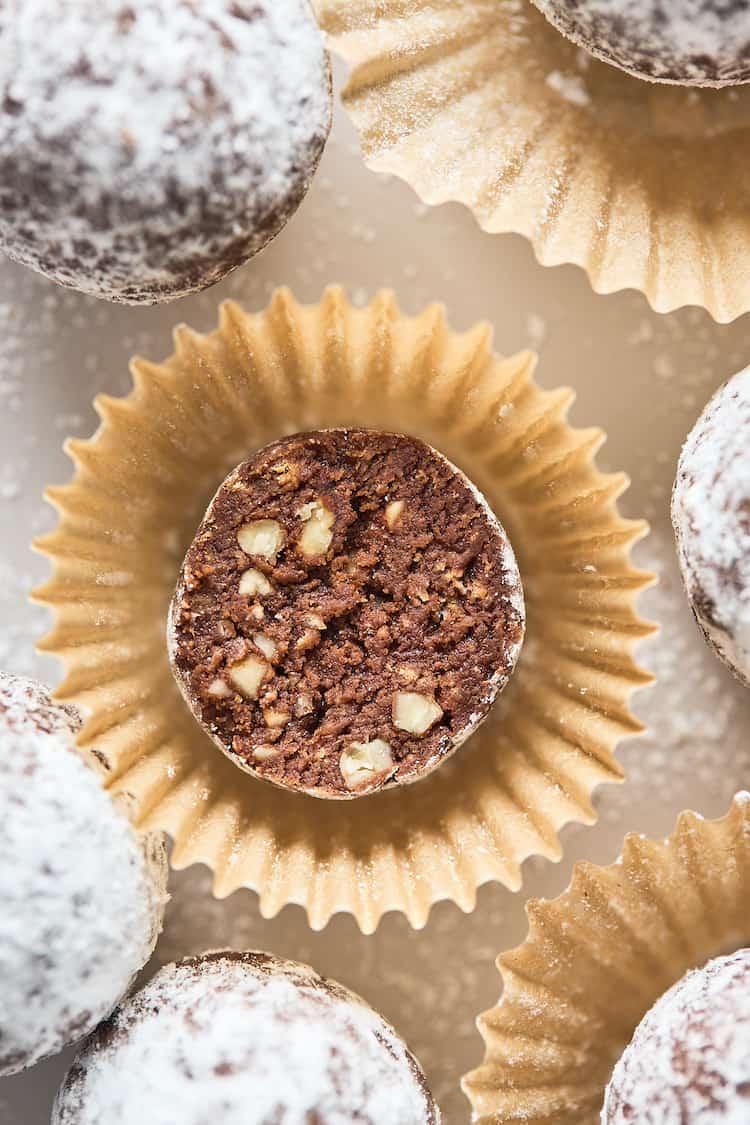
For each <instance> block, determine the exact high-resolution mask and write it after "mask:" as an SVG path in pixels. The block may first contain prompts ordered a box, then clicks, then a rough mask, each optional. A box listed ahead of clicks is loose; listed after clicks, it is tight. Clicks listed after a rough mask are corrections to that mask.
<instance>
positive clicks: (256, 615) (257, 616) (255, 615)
mask: <svg viewBox="0 0 750 1125" xmlns="http://www.w3.org/2000/svg"><path fill="white" fill-rule="evenodd" d="M250 616H251V617H252V619H253V621H262V620H263V618H264V617H265V616H266V614H265V611H264V609H263V606H262V605H254V606H253V608H252V609H251V610H250Z"/></svg>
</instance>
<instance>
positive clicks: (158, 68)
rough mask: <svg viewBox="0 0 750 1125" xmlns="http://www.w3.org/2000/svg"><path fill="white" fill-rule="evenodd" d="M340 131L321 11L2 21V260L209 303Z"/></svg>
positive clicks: (219, 7)
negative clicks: (317, 15)
mask: <svg viewBox="0 0 750 1125" xmlns="http://www.w3.org/2000/svg"><path fill="white" fill-rule="evenodd" d="M51 28H54V33H50V29H51ZM330 122H331V88H330V71H329V64H328V59H327V56H326V53H325V50H324V47H323V43H322V37H321V34H320V32H319V30H318V28H317V26H316V24H315V21H314V19H313V16H312V12H311V10H310V6H309V3H308V0H201V2H200V3H197V2H196V0H24V2H23V3H11V4H3V5H0V247H1V248H2V249H3V250H4V251H5V252H6V253H7V254H8V255H9V256H10V257H12V258H15V259H16V260H18V261H20V262H23V263H24V264H25V265H27V266H30V267H32V268H33V269H35V270H38V271H40V272H41V273H44V274H46V275H47V276H48V277H51V278H52V279H53V280H55V281H57V282H59V283H61V284H63V285H69V286H72V287H74V288H76V289H80V290H82V291H83V292H85V293H90V294H93V295H94V296H97V297H105V298H108V299H110V300H114V301H124V302H127V303H133V304H134V303H139V302H149V303H151V302H155V301H160V300H168V299H172V298H175V297H179V296H182V295H184V294H186V293H190V292H193V291H195V290H198V289H202V288H205V287H206V286H208V285H211V284H213V283H214V282H216V281H218V280H219V279H220V278H221V277H223V276H224V275H225V274H226V273H227V272H229V271H230V270H231V269H234V268H235V267H236V266H238V265H240V264H241V263H242V262H244V261H246V260H247V259H248V258H250V257H252V255H253V254H255V253H257V252H258V251H259V250H260V249H261V248H262V247H263V246H264V245H265V244H266V243H267V242H268V241H269V240H270V239H271V238H273V237H274V235H276V234H277V233H278V232H279V230H280V229H281V228H282V226H283V225H284V224H285V223H286V221H287V220H288V219H289V217H290V216H291V215H292V213H293V212H294V210H295V209H296V207H297V206H298V204H299V202H300V200H301V199H302V198H303V196H304V194H305V192H306V190H307V188H308V186H309V182H310V180H311V178H312V175H313V173H314V171H315V168H316V167H317V163H318V160H319V159H320V155H321V153H322V150H323V146H324V144H325V140H326V137H327V135H328V131H329V128H330Z"/></svg>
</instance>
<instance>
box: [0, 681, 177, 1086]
mask: <svg viewBox="0 0 750 1125" xmlns="http://www.w3.org/2000/svg"><path fill="white" fill-rule="evenodd" d="M79 725H80V721H79V719H78V717H77V715H76V713H75V712H74V711H73V710H72V709H71V708H68V707H61V706H59V705H58V704H57V703H55V702H54V701H53V700H52V699H51V697H50V696H49V694H48V692H47V691H46V690H45V689H44V688H43V687H41V685H39V684H36V683H34V682H33V681H31V680H25V679H18V678H16V677H14V676H8V675H6V674H5V673H0V981H2V988H0V1075H4V1074H12V1073H14V1072H15V1071H18V1070H22V1069H23V1068H24V1067H27V1066H31V1065H32V1064H33V1063H35V1062H37V1061H38V1060H39V1059H41V1058H43V1057H45V1056H46V1055H50V1054H53V1053H55V1052H56V1051H59V1050H61V1049H62V1048H63V1047H65V1046H66V1045H67V1044H69V1043H72V1042H74V1041H75V1040H77V1039H79V1038H81V1037H82V1036H84V1035H86V1034H88V1033H89V1032H90V1031H91V1030H92V1029H93V1028H94V1027H95V1026H96V1024H97V1023H99V1021H100V1020H102V1019H104V1018H105V1017H106V1016H107V1015H109V1013H110V1012H111V1011H112V1009H113V1007H114V1006H115V1004H116V1003H117V1002H118V1001H119V1000H120V998H121V997H122V996H123V994H124V993H125V992H126V990H127V988H128V987H129V985H130V983H131V981H132V979H133V977H134V975H135V974H136V973H137V972H138V971H139V970H140V969H141V968H142V967H143V965H144V964H145V963H146V961H147V960H148V958H149V956H150V954H151V951H152V949H153V947H154V944H155V942H156V937H157V935H158V933H159V930H160V929H161V921H162V915H163V910H164V903H165V886H166V858H165V855H164V849H163V846H162V844H161V839H160V838H156V837H151V838H148V839H145V840H143V841H141V840H139V838H138V836H137V835H136V833H135V832H134V831H133V829H132V828H131V826H130V824H129V823H128V821H127V819H126V818H125V816H124V815H122V814H121V813H120V812H118V811H117V809H116V808H115V807H114V805H113V804H112V802H111V801H110V799H109V797H108V796H107V794H106V793H105V792H104V790H103V789H102V788H101V786H100V785H99V783H98V781H97V778H96V776H95V774H94V773H93V771H92V770H90V769H88V768H87V767H86V766H85V765H84V763H83V761H82V760H81V759H80V758H79V757H78V755H77V754H76V753H75V752H74V749H73V746H74V738H75V734H76V732H77V730H78V727H79Z"/></svg>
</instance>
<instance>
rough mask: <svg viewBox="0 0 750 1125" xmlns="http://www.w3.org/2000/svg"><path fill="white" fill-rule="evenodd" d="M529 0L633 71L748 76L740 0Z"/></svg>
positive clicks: (657, 77) (680, 76) (749, 29)
mask: <svg viewBox="0 0 750 1125" xmlns="http://www.w3.org/2000/svg"><path fill="white" fill-rule="evenodd" d="M534 3H535V4H536V5H537V7H538V8H540V9H541V11H542V12H544V14H545V16H546V17H547V18H548V19H549V20H550V21H551V22H552V23H554V24H555V26H556V27H558V28H559V29H560V31H562V32H563V34H564V35H567V36H568V37H569V38H571V39H572V40H573V42H574V43H577V44H578V45H579V46H582V47H585V48H586V50H588V51H590V52H591V53H592V54H594V55H596V56H597V57H598V58H601V59H604V61H605V62H610V63H613V64H614V65H615V66H619V67H621V68H622V69H623V70H627V71H630V72H632V73H635V74H638V75H639V76H641V77H645V78H650V79H652V80H654V81H660V82H681V83H685V84H687V85H694V86H724V85H729V84H731V83H738V82H746V81H747V80H748V77H749V76H750V51H749V50H748V47H747V44H748V42H750V4H747V3H746V2H745V0H579V2H578V3H575V4H571V3H570V2H569V0H534Z"/></svg>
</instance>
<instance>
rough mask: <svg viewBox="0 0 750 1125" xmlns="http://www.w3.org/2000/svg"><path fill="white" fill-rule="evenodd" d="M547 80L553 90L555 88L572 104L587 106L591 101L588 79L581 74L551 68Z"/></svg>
mask: <svg viewBox="0 0 750 1125" xmlns="http://www.w3.org/2000/svg"><path fill="white" fill-rule="evenodd" d="M545 82H546V84H547V85H548V86H549V88H550V89H551V90H555V92H556V93H558V94H559V95H560V97H561V98H564V99H565V101H566V102H570V103H571V104H572V105H580V106H586V105H589V104H590V102H591V98H590V97H589V92H588V90H587V89H586V81H585V79H584V78H582V77H581V75H580V74H563V73H562V71H559V70H551V71H550V72H549V74H548V75H547V77H546V79H545Z"/></svg>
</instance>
